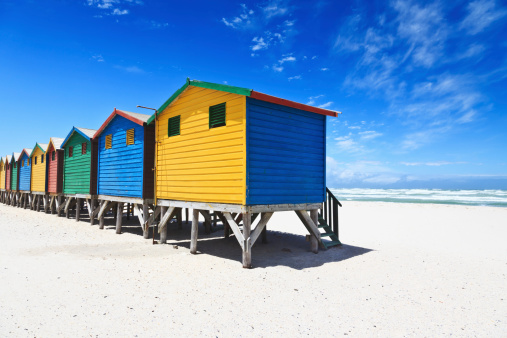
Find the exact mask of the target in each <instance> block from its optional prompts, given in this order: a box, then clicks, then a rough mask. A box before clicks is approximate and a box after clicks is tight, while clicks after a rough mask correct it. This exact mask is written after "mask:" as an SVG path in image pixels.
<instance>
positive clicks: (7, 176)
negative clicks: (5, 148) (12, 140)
mask: <svg viewBox="0 0 507 338" xmlns="http://www.w3.org/2000/svg"><path fill="white" fill-rule="evenodd" d="M11 162H12V155H7V156H5V198H4V200H3V203H4V204H10V202H11V177H12V164H11Z"/></svg>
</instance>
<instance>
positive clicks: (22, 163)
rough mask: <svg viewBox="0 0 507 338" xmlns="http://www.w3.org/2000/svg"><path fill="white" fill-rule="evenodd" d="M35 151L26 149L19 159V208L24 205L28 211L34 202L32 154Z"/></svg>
mask: <svg viewBox="0 0 507 338" xmlns="http://www.w3.org/2000/svg"><path fill="white" fill-rule="evenodd" d="M32 151H33V149H28V148H25V149H23V151H22V152H21V156H20V157H19V161H18V162H19V165H18V168H19V185H18V186H19V193H20V203H19V204H18V207H19V206H21V205H23V208H25V209H26V207H27V206H30V205H31V202H32V193H31V190H30V189H31V182H32V159H31V158H30V154H31V153H32Z"/></svg>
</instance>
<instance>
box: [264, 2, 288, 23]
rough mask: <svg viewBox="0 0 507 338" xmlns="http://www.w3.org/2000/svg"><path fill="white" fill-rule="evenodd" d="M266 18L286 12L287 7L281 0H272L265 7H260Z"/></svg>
mask: <svg viewBox="0 0 507 338" xmlns="http://www.w3.org/2000/svg"><path fill="white" fill-rule="evenodd" d="M262 10H263V12H264V15H265V17H266V19H270V18H272V17H274V16H282V15H285V14H287V12H288V10H289V9H288V7H287V6H285V5H284V4H283V2H282V1H272V2H271V3H269V4H268V5H267V6H266V7H264V8H262Z"/></svg>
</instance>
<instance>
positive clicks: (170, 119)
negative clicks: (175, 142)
mask: <svg viewBox="0 0 507 338" xmlns="http://www.w3.org/2000/svg"><path fill="white" fill-rule="evenodd" d="M171 121H172V122H173V123H176V121H177V122H178V132H177V133H174V132H173V133H172V134H171ZM178 135H181V115H176V116H173V117H170V118H169V119H168V120H167V137H173V136H178Z"/></svg>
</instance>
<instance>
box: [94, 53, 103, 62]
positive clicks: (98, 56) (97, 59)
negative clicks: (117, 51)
mask: <svg viewBox="0 0 507 338" xmlns="http://www.w3.org/2000/svg"><path fill="white" fill-rule="evenodd" d="M92 59H94V60H95V61H97V62H104V58H103V57H102V55H100V54H96V55H92Z"/></svg>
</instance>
